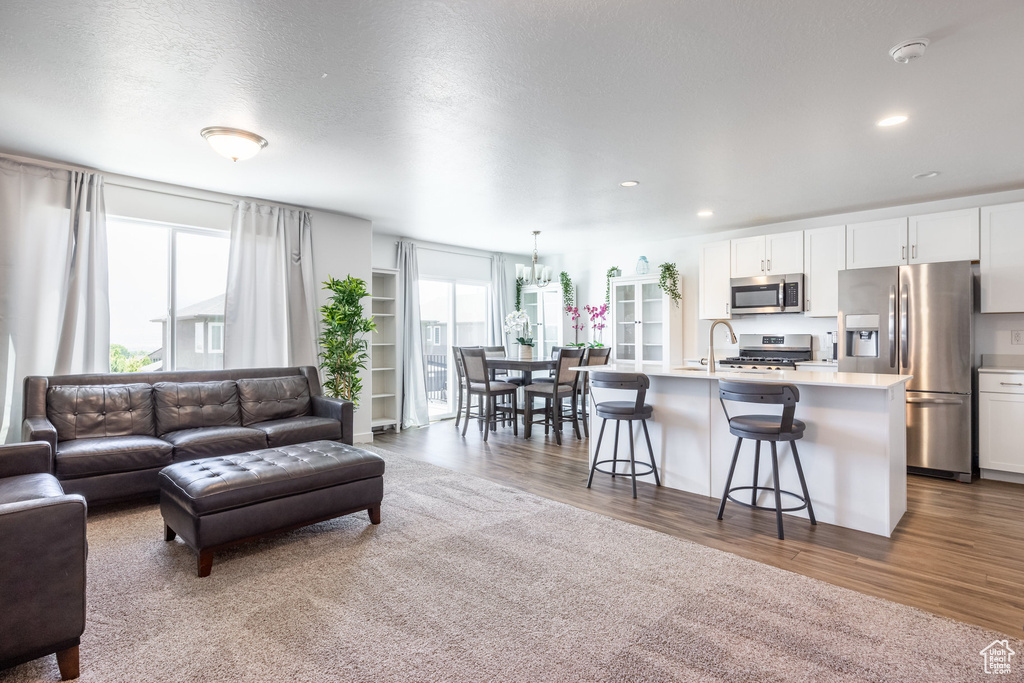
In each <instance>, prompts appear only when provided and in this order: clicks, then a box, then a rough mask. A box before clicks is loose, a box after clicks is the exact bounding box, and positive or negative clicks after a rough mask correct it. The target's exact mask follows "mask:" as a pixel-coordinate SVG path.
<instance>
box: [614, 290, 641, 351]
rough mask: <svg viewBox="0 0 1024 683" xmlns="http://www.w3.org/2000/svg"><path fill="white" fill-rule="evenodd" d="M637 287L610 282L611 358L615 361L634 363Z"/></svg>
mask: <svg viewBox="0 0 1024 683" xmlns="http://www.w3.org/2000/svg"><path fill="white" fill-rule="evenodd" d="M636 290H637V286H636V283H635V282H616V281H615V280H612V356H613V359H614V360H616V361H635V360H636V344H637V336H638V335H637V327H638V325H637V309H636V300H637V292H636Z"/></svg>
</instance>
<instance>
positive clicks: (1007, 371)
mask: <svg viewBox="0 0 1024 683" xmlns="http://www.w3.org/2000/svg"><path fill="white" fill-rule="evenodd" d="M978 373H979V374H983V375H1019V374H1021V373H1024V367H1019V368H978Z"/></svg>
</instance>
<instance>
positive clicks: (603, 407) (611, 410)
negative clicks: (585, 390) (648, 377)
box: [596, 401, 654, 420]
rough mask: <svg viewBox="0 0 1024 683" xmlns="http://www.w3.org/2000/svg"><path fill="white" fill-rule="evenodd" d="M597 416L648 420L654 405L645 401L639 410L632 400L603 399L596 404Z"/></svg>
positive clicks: (608, 418)
mask: <svg viewBox="0 0 1024 683" xmlns="http://www.w3.org/2000/svg"><path fill="white" fill-rule="evenodd" d="M596 411H597V416H598V417H600V418H604V419H606V420H615V419H621V418H623V417H629V418H632V419H634V420H649V419H650V418H651V415H653V414H654V406H652V405H650V404H648V403H645V404H643V406H641V408H640V410H639V412H638V411H637V408H636V404H635V403H633V402H632V401H604V402H602V403H598V404H597V406H596Z"/></svg>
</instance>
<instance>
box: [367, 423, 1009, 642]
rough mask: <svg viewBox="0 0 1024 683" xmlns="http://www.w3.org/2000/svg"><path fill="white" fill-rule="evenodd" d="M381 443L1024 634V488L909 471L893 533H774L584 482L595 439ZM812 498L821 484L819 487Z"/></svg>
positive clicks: (764, 519)
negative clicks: (889, 535) (903, 506)
mask: <svg viewBox="0 0 1024 683" xmlns="http://www.w3.org/2000/svg"><path fill="white" fill-rule="evenodd" d="M374 443H375V444H376V445H378V446H380V447H381V448H386V449H390V450H394V451H396V452H399V453H402V454H404V455H406V456H409V457H413V458H417V459H419V460H423V461H425V462H430V463H433V464H435V465H440V466H442V467H447V468H449V469H453V470H456V471H459V472H466V473H468V474H474V475H477V476H480V477H484V478H486V479H490V480H492V481H495V482H498V483H501V484H504V485H508V486H513V487H516V488H519V489H522V490H524V491H529V492H531V493H535V494H537V495H540V496H544V497H546V498H550V499H552V500H557V501H560V502H563V503H566V504H569V505H573V506H575V507H578V508H582V509H584V510H590V511H592V512H597V513H599V514H602V515H607V516H609V517H614V518H615V519H619V520H623V521H625V522H629V523H632V524H637V525H639V526H643V527H646V528H648V529H653V530H655V531H660V532H663V533H666V534H670V535H672V536H676V537H678V538H683V539H686V540H689V541H693V542H695V543H700V544H702V545H705V546H709V547H712V548H717V549H719V550H724V551H726V552H731V553H735V554H737V555H741V556H743V557H747V558H750V559H752V560H756V561H758V562H763V563H765V564H770V565H774V566H776V567H780V568H782V569H786V570H789V571H793V572H796V573H799V574H803V575H805V576H810V577H813V578H816V579H821V580H823V581H827V582H829V583H832V584H835V585H837V586H843V587H845V588H850V589H852V590H856V591H859V592H861V593H866V594H869V595H874V596H877V597H881V598H885V599H888V600H893V601H895V602H900V603H903V604H906V605H912V606H914V607H918V608H921V609H924V610H928V611H930V612H933V613H935V614H939V615H942V616H946V617H951V618H953V619H959V620H961V621H965V622H968V623H972V624H977V625H979V626H984V627H986V628H991V629H995V630H998V631H1002V632H1004V633H1007V634H1010V635H1013V636H1015V637H1021V635H1022V633H1024V486H1022V485H1017V484H1008V483H1003V482H995V481H988V480H984V481H975V482H974V483H973V484H969V485H968V484H960V483H957V482H952V481H944V480H939V479H931V478H928V477H919V476H910V477H908V483H907V504H908V511H907V514H906V515H905V516H904V517H903V520H902V521H901V522H900V524H899V526H898V527H897V528H896V531H895V532H894V534H893V536H892V538H882V537H881V536H875V535H873V534H867V533H863V532H859V531H852V530H850V529H843V528H840V527H836V526H831V525H828V524H818V526H816V527H812V526H811V525H810V524H808V523H807V522H806V521H803V520H799V519H796V518H789V517H787V518H786V540H784V541H780V540H778V538H776V537H775V516H774V515H773V514H772V513H770V512H769V513H765V512H759V511H755V510H748V509H745V508H741V507H739V506H735V505H733V506H729V507H727V508H726V514H725V519H724V520H722V521H718V520H717V519H716V516H717V514H718V500H716V499H713V498H707V497H705V496H700V495H696V494H692V493H685V492H683V491H677V490H674V489H668V488H664V487H662V488H658V487H655V486H654V485H653V484H646V483H639V484H637V495H638V498H637V500H633V498H632V497H631V495H632V494H631V486H630V482H629V479H628V478H621V477H616V478H615V479H612V478H611V477H608V476H605V475H600V474H598V475H595V478H594V484H593V487H592V488H591V489H587V488H586V483H587V474H588V470H587V447H586V441H585V440H584V441H577V440H576V439H575V438H573V436H572V435H571V433H570V431H569V430H567V431H566V432H565V435H564V438H563V445H562V446H558V445H557V444H556V443H555V438H554V435H553V434H552V435H550V436H545V435H544V434H543V432H542V430H535V431H534V434H533V437H532V438H531V439H529V440H526V439H524V438H523V437H522V436H519V437H518V438H516V437H513V436H512V432H511V430H508V429H502V430H498V431H497V432H492V433H491V435H490V436H489V440H488V443H486V444H485V443H483V440H482V438H481V434H480V432H479V431H478V430H477V427H476V425H470V429H469V431H468V432H467V434H466V437H465V438H462V437H461V436H460V435H459V430H457V429H456V428H455V424H454V422H453V421H445V422H438V423H434V424H433V425H431V426H430V427H425V428H422V429H411V430H404V431H402V432H401V433H397V434H396V433H395V432H384V433H379V434H377V435H376V437H375V440H374ZM811 493H812V496H813V491H812V492H811Z"/></svg>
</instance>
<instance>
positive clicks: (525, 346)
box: [503, 311, 533, 360]
mask: <svg viewBox="0 0 1024 683" xmlns="http://www.w3.org/2000/svg"><path fill="white" fill-rule="evenodd" d="M503 327H504V330H505V334H510V335H518V336H516V338H515V339H516V341H517V342H519V357H520V358H522V359H526V360H529V359H531V358H533V337H531V336H530V317H529V316H528V315H526V311H513V312H511V313H509V314H508V315H506V316H505V324H504V326H503Z"/></svg>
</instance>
